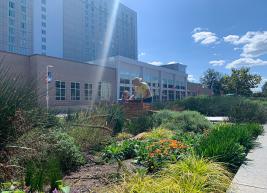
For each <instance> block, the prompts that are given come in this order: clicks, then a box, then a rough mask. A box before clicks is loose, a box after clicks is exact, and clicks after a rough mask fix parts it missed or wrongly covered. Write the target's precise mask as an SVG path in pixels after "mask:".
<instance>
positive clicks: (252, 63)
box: [226, 58, 267, 69]
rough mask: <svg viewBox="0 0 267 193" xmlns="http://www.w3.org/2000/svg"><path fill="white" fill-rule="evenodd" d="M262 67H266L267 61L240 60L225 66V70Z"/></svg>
mask: <svg viewBox="0 0 267 193" xmlns="http://www.w3.org/2000/svg"><path fill="white" fill-rule="evenodd" d="M264 65H267V61H264V60H261V59H254V58H240V59H237V60H235V61H233V62H231V63H229V64H227V66H226V68H228V69H231V68H238V67H253V66H264Z"/></svg>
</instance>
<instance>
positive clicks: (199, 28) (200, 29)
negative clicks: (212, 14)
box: [193, 27, 203, 33]
mask: <svg viewBox="0 0 267 193" xmlns="http://www.w3.org/2000/svg"><path fill="white" fill-rule="evenodd" d="M200 31H203V29H202V28H201V27H196V28H195V29H194V30H193V33H196V32H200Z"/></svg>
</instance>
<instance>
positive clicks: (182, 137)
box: [173, 132, 204, 149]
mask: <svg viewBox="0 0 267 193" xmlns="http://www.w3.org/2000/svg"><path fill="white" fill-rule="evenodd" d="M203 135H204V134H202V133H193V132H185V133H176V134H175V136H174V137H173V138H174V139H176V140H178V141H181V142H182V143H183V144H185V145H186V146H188V148H189V149H195V148H196V147H197V146H199V144H200V142H201V140H202V138H203Z"/></svg>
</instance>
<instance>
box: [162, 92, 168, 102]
mask: <svg viewBox="0 0 267 193" xmlns="http://www.w3.org/2000/svg"><path fill="white" fill-rule="evenodd" d="M167 94H168V91H167V90H163V91H162V101H167V100H168V95H167Z"/></svg>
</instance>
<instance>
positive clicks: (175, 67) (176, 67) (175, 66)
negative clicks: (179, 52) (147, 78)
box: [161, 63, 186, 72]
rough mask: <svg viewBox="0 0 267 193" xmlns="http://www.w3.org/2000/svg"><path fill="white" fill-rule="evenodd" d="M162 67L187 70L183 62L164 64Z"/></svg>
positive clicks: (181, 70)
mask: <svg viewBox="0 0 267 193" xmlns="http://www.w3.org/2000/svg"><path fill="white" fill-rule="evenodd" d="M161 67H163V68H168V69H171V70H176V71H180V72H185V70H186V65H183V64H180V63H175V64H164V65H161Z"/></svg>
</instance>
